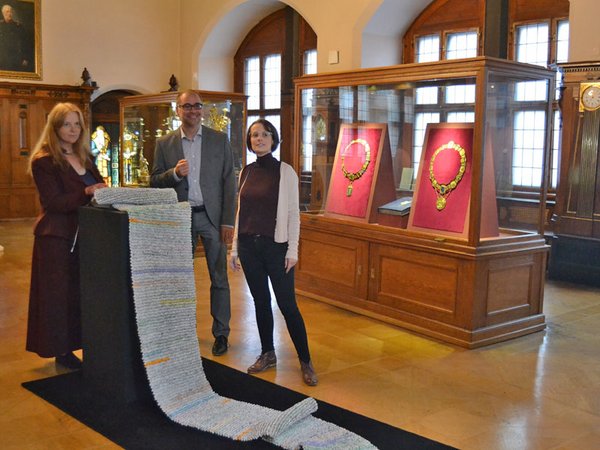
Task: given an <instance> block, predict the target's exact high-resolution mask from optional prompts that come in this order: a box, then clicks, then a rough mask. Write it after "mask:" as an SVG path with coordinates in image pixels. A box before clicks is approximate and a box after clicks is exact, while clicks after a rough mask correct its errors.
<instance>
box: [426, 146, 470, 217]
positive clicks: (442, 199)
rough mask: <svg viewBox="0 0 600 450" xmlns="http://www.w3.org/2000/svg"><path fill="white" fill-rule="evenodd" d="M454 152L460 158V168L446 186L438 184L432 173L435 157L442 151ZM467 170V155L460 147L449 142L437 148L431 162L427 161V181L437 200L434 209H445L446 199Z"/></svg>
mask: <svg viewBox="0 0 600 450" xmlns="http://www.w3.org/2000/svg"><path fill="white" fill-rule="evenodd" d="M446 149H448V150H454V151H456V152H457V153H458V155H459V156H460V167H459V169H458V172H457V174H456V176H455V177H454V179H453V180H452V181H450V183H448V184H440V183H439V182H438V181H437V180H436V179H435V175H434V173H433V163H434V161H435V158H436V157H437V155H439V154H440V152H442V151H443V150H446ZM466 168H467V154H466V152H465V149H464V148H462V147H461V146H460V145H458V144H455V143H454V141H450V142H448V143H447V144H444V145H441V146H439V147H438V148H437V149H436V151H435V152H434V153H433V156H432V157H431V160H430V161H429V180H430V181H431V186H432V187H433V189H435V195H436V197H437V200H436V201H435V207H436V208H437V210H438V211H441V210H442V209H444V208H445V207H446V198H447V197H448V196H449V195H450V192H452V191H453V190H454V189H455V188H456V186H458V183H460V180H462V177H463V175H464V174H465V170H466Z"/></svg>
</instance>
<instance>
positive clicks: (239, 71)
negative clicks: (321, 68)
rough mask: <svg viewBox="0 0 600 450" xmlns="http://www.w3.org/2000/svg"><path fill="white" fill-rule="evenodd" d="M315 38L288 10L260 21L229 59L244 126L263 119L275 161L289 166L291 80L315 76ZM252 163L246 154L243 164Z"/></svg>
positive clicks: (291, 124) (292, 90) (301, 20)
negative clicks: (276, 138)
mask: <svg viewBox="0 0 600 450" xmlns="http://www.w3.org/2000/svg"><path fill="white" fill-rule="evenodd" d="M316 47H317V37H316V34H315V33H314V31H313V30H312V28H311V27H310V26H309V25H308V23H306V21H305V20H304V19H302V17H300V16H299V15H298V13H296V12H295V11H294V10H293V9H292V8H290V7H286V8H283V9H281V10H279V11H276V12H274V13H273V14H271V15H269V16H268V17H265V18H264V19H263V20H262V21H260V22H259V23H258V24H257V25H256V26H255V27H254V28H253V29H252V30H251V31H250V32H249V33H248V35H247V36H246V38H245V39H244V41H243V42H242V44H241V45H240V47H239V48H238V51H237V53H236V55H235V58H234V88H235V91H236V92H243V93H244V94H246V95H247V96H248V124H251V123H252V122H253V121H254V120H256V119H258V118H265V119H267V120H269V121H271V122H272V123H273V124H274V125H275V127H277V129H278V131H279V134H280V137H281V145H280V148H279V150H278V151H277V152H276V153H275V157H277V158H280V159H281V160H283V161H291V159H292V158H291V151H292V149H291V140H292V135H293V132H292V127H293V123H292V110H293V108H292V103H293V96H294V89H293V83H292V80H293V78H294V77H296V76H299V75H302V74H303V73H311V72H314V71H316ZM254 159H255V156H254V154H253V153H252V152H247V154H246V163H250V162H252V161H253V160H254Z"/></svg>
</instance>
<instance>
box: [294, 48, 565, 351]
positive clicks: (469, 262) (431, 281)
mask: <svg viewBox="0 0 600 450" xmlns="http://www.w3.org/2000/svg"><path fill="white" fill-rule="evenodd" d="M554 95H555V91H554V74H553V73H552V72H551V71H549V70H546V69H544V68H541V67H537V66H532V65H525V64H520V63H514V62H511V61H507V60H500V59H495V58H487V57H478V58H472V59H463V60H454V61H441V62H434V63H423V64H408V65H400V66H393V67H385V68H377V69H363V70H356V71H352V72H340V73H328V74H320V75H308V76H303V77H300V78H298V79H297V80H296V91H295V99H296V105H295V107H296V111H295V120H296V121H295V129H294V132H295V136H294V138H295V147H294V148H295V160H294V165H295V167H296V168H297V170H298V172H299V174H300V179H301V186H300V192H301V193H300V195H301V200H300V202H301V207H302V210H303V211H304V213H303V214H302V218H301V222H302V231H301V245H300V259H299V266H298V272H297V280H298V282H297V284H298V287H299V290H300V291H301V293H303V294H305V295H308V296H312V297H314V298H319V299H322V300H325V301H328V302H330V303H334V304H336V305H338V306H342V307H347V308H350V309H352V310H360V311H362V312H365V313H366V314H369V315H376V316H377V317H384V318H386V319H387V320H390V321H392V322H394V323H399V324H401V325H403V326H405V327H407V328H410V329H413V330H417V331H420V332H423V333H425V334H428V335H430V336H435V337H437V338H440V339H443V340H446V341H448V342H452V343H456V344H458V345H462V346H465V347H469V348H472V347H478V346H481V345H487V344H489V343H492V342H498V341H501V340H505V339H509V338H512V337H515V336H519V335H522V334H526V333H530V332H533V331H538V330H541V329H543V328H544V316H543V314H542V299H543V280H544V268H545V260H546V255H547V250H548V247H547V245H546V244H545V241H544V227H545V225H546V215H547V213H546V195H547V190H548V179H549V174H548V173H547V169H546V168H547V167H548V162H549V158H550V157H551V149H552V143H551V142H550V133H549V130H550V129H551V127H552V126H553V124H554V114H553V111H552V100H553V99H554ZM332 261H338V262H337V263H336V264H333V263H332Z"/></svg>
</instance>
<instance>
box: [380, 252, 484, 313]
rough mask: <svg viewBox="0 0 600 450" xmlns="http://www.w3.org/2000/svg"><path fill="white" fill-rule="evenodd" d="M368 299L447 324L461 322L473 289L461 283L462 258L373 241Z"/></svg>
mask: <svg viewBox="0 0 600 450" xmlns="http://www.w3.org/2000/svg"><path fill="white" fill-rule="evenodd" d="M370 249H371V250H370V261H369V262H370V268H369V278H370V279H369V299H370V300H371V301H373V302H375V303H376V304H377V305H381V306H384V307H390V308H392V309H393V310H395V311H402V312H405V313H409V314H414V315H418V316H422V317H426V318H430V319H434V320H440V321H443V322H445V323H453V324H456V323H459V322H460V319H459V318H458V317H457V316H459V315H460V314H459V311H460V310H461V307H462V306H461V305H462V304H464V303H465V302H468V303H470V300H471V297H472V290H471V288H470V287H469V285H465V284H463V283H461V276H460V272H461V266H462V264H461V263H460V261H459V260H457V259H456V258H452V257H447V256H442V255H436V254H430V253H428V252H423V251H417V250H411V249H406V248H401V247H391V246H388V245H379V244H371V247H370Z"/></svg>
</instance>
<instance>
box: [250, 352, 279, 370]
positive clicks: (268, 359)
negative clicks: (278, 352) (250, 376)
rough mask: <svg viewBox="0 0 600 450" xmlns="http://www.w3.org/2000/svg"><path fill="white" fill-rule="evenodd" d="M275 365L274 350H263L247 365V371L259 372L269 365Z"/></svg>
mask: <svg viewBox="0 0 600 450" xmlns="http://www.w3.org/2000/svg"><path fill="white" fill-rule="evenodd" d="M276 365H277V357H276V356H275V351H273V350H271V351H270V352H265V353H263V354H262V355H260V356H259V357H258V358H257V359H256V362H255V363H254V364H252V365H251V366H250V367H248V373H259V372H262V371H264V370H267V369H268V368H270V367H275V366H276Z"/></svg>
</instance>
